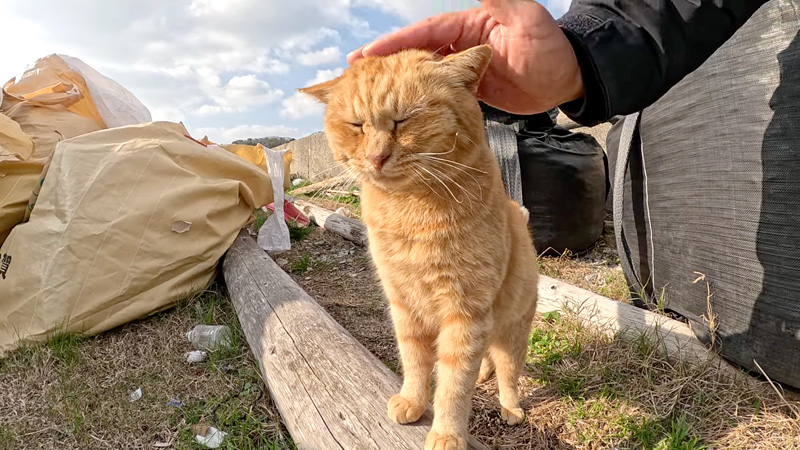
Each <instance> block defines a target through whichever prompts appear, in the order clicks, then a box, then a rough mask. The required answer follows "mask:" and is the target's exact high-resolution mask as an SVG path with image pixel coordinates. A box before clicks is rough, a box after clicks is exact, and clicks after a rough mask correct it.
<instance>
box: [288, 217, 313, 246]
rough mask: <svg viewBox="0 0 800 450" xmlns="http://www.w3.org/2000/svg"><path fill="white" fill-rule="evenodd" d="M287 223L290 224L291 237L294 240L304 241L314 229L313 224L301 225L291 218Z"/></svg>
mask: <svg viewBox="0 0 800 450" xmlns="http://www.w3.org/2000/svg"><path fill="white" fill-rule="evenodd" d="M287 225H289V238H290V239H291V240H292V242H297V241H302V240H303V239H305V238H306V237H307V236H308V235H309V234H311V232H312V231H314V230H313V228H312V225H309V226H307V227H301V226H300V225H299V224H298V223H297V222H296V221H294V220H290V221H289V222H288V223H287Z"/></svg>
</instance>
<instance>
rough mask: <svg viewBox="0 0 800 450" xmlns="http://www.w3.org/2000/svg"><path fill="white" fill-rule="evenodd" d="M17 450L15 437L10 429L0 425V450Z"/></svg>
mask: <svg viewBox="0 0 800 450" xmlns="http://www.w3.org/2000/svg"><path fill="white" fill-rule="evenodd" d="M15 448H17V436H16V433H14V432H13V431H12V430H11V429H10V428H7V427H5V426H3V425H0V450H12V449H15Z"/></svg>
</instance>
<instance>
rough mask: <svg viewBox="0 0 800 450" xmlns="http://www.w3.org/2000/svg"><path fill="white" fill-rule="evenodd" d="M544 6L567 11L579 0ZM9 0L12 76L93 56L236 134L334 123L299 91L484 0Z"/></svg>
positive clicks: (163, 114)
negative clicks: (39, 63)
mask: <svg viewBox="0 0 800 450" xmlns="http://www.w3.org/2000/svg"><path fill="white" fill-rule="evenodd" d="M548 1H549V2H550V3H549V4H548V2H543V4H544V5H545V6H546V7H547V8H548V9H549V10H550V11H551V13H553V15H554V16H556V17H558V16H560V15H561V14H563V13H564V11H566V9H567V7H568V6H569V1H570V0H548ZM76 3H78V2H64V1H63V0H36V1H30V0H0V8H2V11H3V14H4V20H3V23H4V31H5V33H4V35H5V36H7V37H8V36H14V37H16V38H17V39H15V40H11V41H9V40H7V43H6V44H5V46H4V47H5V48H4V55H3V58H0V80H3V81H4V80H8V79H10V78H12V77H14V76H16V75H17V74H19V73H21V72H22V70H24V68H25V67H26V66H27V65H29V64H30V63H32V62H34V61H35V60H36V59H37V58H40V57H43V56H46V55H48V54H51V53H61V54H67V55H70V56H74V57H77V58H80V59H82V60H83V61H84V62H86V63H88V64H89V65H91V66H92V67H94V68H95V69H97V70H98V71H100V72H101V73H103V74H105V75H106V76H108V77H110V78H112V79H114V80H116V81H117V82H119V83H121V84H122V85H123V86H125V87H127V88H128V89H129V90H130V91H132V92H133V93H134V94H135V95H136V96H137V97H138V98H139V99H140V100H141V101H142V102H143V103H144V104H145V106H147V107H148V108H149V109H150V111H151V113H152V114H153V119H154V120H172V121H182V122H183V123H184V124H185V125H186V126H187V128H188V129H189V130H190V132H192V134H194V135H196V136H197V137H201V136H202V135H204V134H208V135H209V137H210V138H211V139H212V140H215V141H217V142H221V143H226V142H230V141H232V140H234V139H244V138H248V137H262V136H267V135H280V136H291V137H302V136H305V135H307V134H310V133H313V132H315V131H319V130H320V129H322V107H321V106H320V105H317V104H315V103H314V102H313V101H311V100H309V99H306V98H303V97H302V96H300V95H298V94H296V92H295V89H296V88H298V87H302V86H306V85H309V84H310V83H313V82H318V81H325V80H327V79H330V78H333V77H335V76H336V75H338V74H339V73H341V71H342V70H343V69H344V68H345V67H346V64H347V63H346V61H345V56H346V55H347V53H348V52H349V51H350V50H352V49H354V48H357V47H358V46H360V45H362V44H364V43H366V42H368V41H370V40H371V39H373V38H375V37H377V36H379V35H381V34H384V33H387V32H389V31H391V30H393V29H395V28H398V27H401V26H403V25H406V24H409V23H412V22H415V21H417V20H421V19H424V18H425V17H429V16H431V15H434V14H437V13H440V12H446V11H454V10H460V9H467V8H470V7H474V6H477V5H478V1H477V0H438V1H425V0H170V1H161V0H114V1H113V2H110V1H107V0H106V1H99V0H85V1H82V2H80V5H81V6H80V7H76V6H75V4H76Z"/></svg>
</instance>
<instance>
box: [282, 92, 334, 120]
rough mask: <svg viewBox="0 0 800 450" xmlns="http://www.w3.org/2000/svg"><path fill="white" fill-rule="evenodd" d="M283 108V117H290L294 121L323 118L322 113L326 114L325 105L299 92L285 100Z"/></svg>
mask: <svg viewBox="0 0 800 450" xmlns="http://www.w3.org/2000/svg"><path fill="white" fill-rule="evenodd" d="M282 106H283V109H281V117H289V118H292V119H302V118H303V117H311V116H321V115H322V113H323V112H325V105H323V104H322V103H320V102H318V101H316V100H314V99H313V98H311V97H309V96H308V95H305V94H301V93H299V92H298V93H296V94H294V95H292V96H291V97H289V98H287V99H285V100H284V101H283V103H282Z"/></svg>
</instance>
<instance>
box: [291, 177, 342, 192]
mask: <svg viewBox="0 0 800 450" xmlns="http://www.w3.org/2000/svg"><path fill="white" fill-rule="evenodd" d="M347 179H348V177H347V176H346V175H337V176H335V177H332V178H328V179H327V180H322V181H320V182H318V183H314V184H309V185H308V186H303V187H301V188H297V189H295V190H293V191H290V192H289V193H290V194H291V195H306V194H312V193H314V192H318V191H322V190H325V189H330V188H332V187H335V186H339V185H341V184H342V183H344V182H345V181H347Z"/></svg>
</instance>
